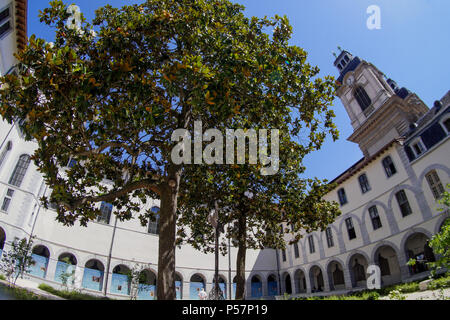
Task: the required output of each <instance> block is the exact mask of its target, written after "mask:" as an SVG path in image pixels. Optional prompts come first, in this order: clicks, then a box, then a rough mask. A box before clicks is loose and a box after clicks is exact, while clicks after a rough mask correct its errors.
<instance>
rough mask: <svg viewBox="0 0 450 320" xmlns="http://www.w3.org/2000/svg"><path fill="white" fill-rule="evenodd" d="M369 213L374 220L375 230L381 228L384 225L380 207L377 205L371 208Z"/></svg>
mask: <svg viewBox="0 0 450 320" xmlns="http://www.w3.org/2000/svg"><path fill="white" fill-rule="evenodd" d="M369 215H370V219H371V220H372V226H373V230H377V229H380V228H381V227H382V225H381V219H380V215H379V214H378V209H377V207H376V206H373V207H370V208H369Z"/></svg>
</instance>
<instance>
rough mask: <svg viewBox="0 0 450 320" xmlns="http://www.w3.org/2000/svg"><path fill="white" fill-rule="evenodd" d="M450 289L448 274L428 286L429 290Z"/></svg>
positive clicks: (449, 276)
mask: <svg viewBox="0 0 450 320" xmlns="http://www.w3.org/2000/svg"><path fill="white" fill-rule="evenodd" d="M448 287H450V274H447V275H445V276H444V277H442V278H439V279H435V280H433V281H431V282H430V283H429V284H428V289H429V290H436V289H443V288H448Z"/></svg>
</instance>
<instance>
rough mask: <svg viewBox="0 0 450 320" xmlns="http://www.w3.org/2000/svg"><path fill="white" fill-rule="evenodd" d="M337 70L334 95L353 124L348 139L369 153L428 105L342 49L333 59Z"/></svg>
mask: <svg viewBox="0 0 450 320" xmlns="http://www.w3.org/2000/svg"><path fill="white" fill-rule="evenodd" d="M334 66H335V67H336V68H337V69H338V70H339V73H340V74H339V77H338V79H337V91H336V93H337V96H338V97H339V98H340V99H341V101H342V104H343V105H344V107H345V110H346V111H347V114H348V116H349V118H350V121H351V125H352V127H353V133H352V135H351V136H350V137H349V138H348V140H349V141H352V142H355V143H357V144H358V145H359V147H360V149H361V151H362V152H363V154H364V156H365V157H369V156H371V155H373V154H375V153H376V152H377V151H379V150H380V149H381V148H383V147H384V146H385V145H386V144H388V143H389V142H391V141H392V140H394V139H397V138H400V137H401V136H403V135H404V134H406V133H407V132H408V131H409V130H410V127H411V126H412V125H413V124H414V123H415V122H416V121H417V120H418V119H419V118H420V117H421V116H423V115H424V114H425V113H426V112H427V111H428V107H427V106H426V105H425V103H424V102H423V101H422V100H421V99H420V98H419V97H418V96H417V95H416V94H415V93H412V92H410V91H409V90H407V89H406V88H399V87H398V86H397V84H396V83H395V81H393V80H391V79H387V78H386V77H385V75H384V74H383V73H382V72H381V71H380V70H378V68H377V67H375V66H374V65H373V64H371V63H369V62H367V61H364V60H361V59H360V58H358V57H355V56H353V55H352V54H351V53H350V52H348V51H345V50H344V51H342V52H341V53H340V54H339V56H338V57H337V58H336V60H335V62H334Z"/></svg>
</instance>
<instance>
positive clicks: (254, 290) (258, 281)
mask: <svg viewBox="0 0 450 320" xmlns="http://www.w3.org/2000/svg"><path fill="white" fill-rule="evenodd" d="M263 279H264V278H263V277H262V276H261V275H260V274H259V273H253V274H251V275H250V276H249V283H250V297H252V298H260V297H262V296H263Z"/></svg>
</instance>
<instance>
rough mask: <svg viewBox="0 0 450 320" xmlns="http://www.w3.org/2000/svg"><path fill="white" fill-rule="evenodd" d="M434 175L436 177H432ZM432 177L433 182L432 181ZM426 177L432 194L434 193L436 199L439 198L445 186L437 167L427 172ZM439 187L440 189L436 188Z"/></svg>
mask: <svg viewBox="0 0 450 320" xmlns="http://www.w3.org/2000/svg"><path fill="white" fill-rule="evenodd" d="M432 175H434V177H432ZM430 178H431V182H430ZM425 179H426V180H427V182H428V187H429V188H430V191H431V194H432V195H433V197H434V199H435V200H439V199H440V198H441V197H442V195H443V194H444V192H445V189H444V186H443V184H442V182H441V179H440V178H439V175H438V173H437V171H436V169H432V170H430V171H428V172H427V174H425ZM434 188H437V189H439V190H435V189H434Z"/></svg>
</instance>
